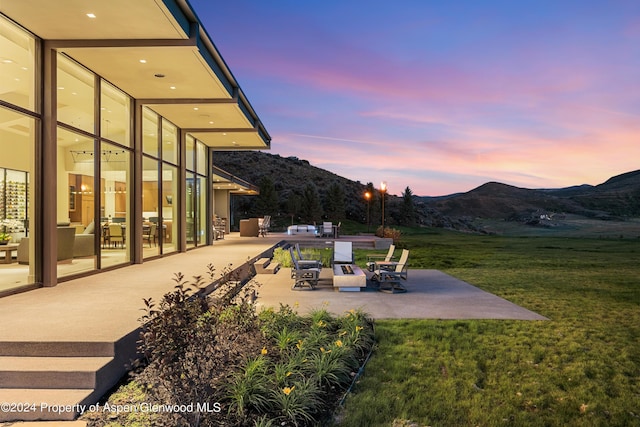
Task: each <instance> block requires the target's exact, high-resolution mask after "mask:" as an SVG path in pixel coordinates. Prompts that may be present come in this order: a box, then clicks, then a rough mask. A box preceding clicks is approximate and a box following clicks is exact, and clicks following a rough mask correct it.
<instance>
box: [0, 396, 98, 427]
mask: <svg viewBox="0 0 640 427" xmlns="http://www.w3.org/2000/svg"><path fill="white" fill-rule="evenodd" d="M92 393H93V390H86V389H85V390H83V389H70V390H59V389H33V388H29V389H15V388H9V389H7V388H0V403H5V402H6V403H8V404H9V410H8V411H7V410H2V411H0V422H9V421H36V420H45V421H73V420H74V419H75V418H76V417H77V416H78V415H80V413H81V412H82V410H83V407H82V405H86V403H85V402H86V401H87V400H88V399H90V398H91V397H90V396H91V394H92ZM5 406H6V405H5Z"/></svg>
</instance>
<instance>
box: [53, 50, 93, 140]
mask: <svg viewBox="0 0 640 427" xmlns="http://www.w3.org/2000/svg"><path fill="white" fill-rule="evenodd" d="M57 88H58V122H61V123H65V124H67V125H69V126H71V127H73V128H76V129H79V130H83V131H85V132H88V133H90V134H93V128H94V126H93V124H94V117H95V112H94V107H93V106H94V99H95V94H94V75H93V73H91V72H89V71H88V70H86V69H85V68H83V67H81V66H80V65H78V64H77V63H75V62H74V61H72V60H70V59H69V58H67V57H66V56H64V55H58V81H57Z"/></svg>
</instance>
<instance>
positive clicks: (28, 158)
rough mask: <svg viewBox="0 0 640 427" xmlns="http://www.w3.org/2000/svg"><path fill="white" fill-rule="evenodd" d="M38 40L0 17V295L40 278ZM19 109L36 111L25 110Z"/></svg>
mask: <svg viewBox="0 0 640 427" xmlns="http://www.w3.org/2000/svg"><path fill="white" fill-rule="evenodd" d="M36 48H37V43H36V40H35V38H34V37H33V36H31V35H30V34H29V33H28V32H26V31H24V30H23V29H21V28H20V27H18V26H16V25H15V24H13V23H12V22H10V21H8V20H6V19H4V18H3V17H2V16H0V76H2V78H0V100H2V101H3V102H5V103H7V104H9V105H8V106H7V107H6V108H5V107H3V106H0V152H2V156H0V234H1V236H0V237H1V238H0V243H1V244H0V295H1V294H3V293H5V292H10V291H11V290H13V289H15V288H19V287H22V286H27V285H30V284H33V283H34V282H35V281H36V271H35V263H34V262H32V261H33V259H34V254H35V246H34V243H33V241H34V234H33V229H34V227H33V220H32V219H33V218H34V206H35V205H34V191H33V189H32V187H31V183H32V181H33V173H34V170H35V167H34V158H35V157H34V153H35V144H36V138H37V132H36V129H38V128H39V116H38V114H37V113H38V111H36V109H37V94H36V90H35V87H36V71H35V63H36V61H35V58H36ZM18 109H23V110H27V111H30V112H32V114H31V115H28V114H24V113H23V112H22V111H19V110H18Z"/></svg>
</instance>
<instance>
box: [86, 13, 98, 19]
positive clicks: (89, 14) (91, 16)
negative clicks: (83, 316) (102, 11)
mask: <svg viewBox="0 0 640 427" xmlns="http://www.w3.org/2000/svg"><path fill="white" fill-rule="evenodd" d="M87 16H88V17H89V18H91V19H93V18H95V17H96V14H95V13H87Z"/></svg>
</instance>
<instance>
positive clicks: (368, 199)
mask: <svg viewBox="0 0 640 427" xmlns="http://www.w3.org/2000/svg"><path fill="white" fill-rule="evenodd" d="M364 198H365V199H367V233H368V232H369V226H370V224H371V221H369V207H370V204H371V203H370V202H371V193H369V192H368V191H365V192H364Z"/></svg>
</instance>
